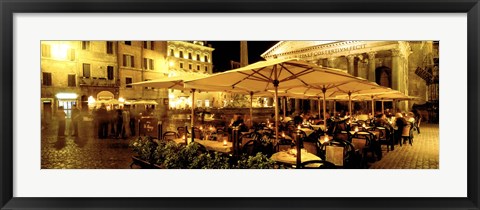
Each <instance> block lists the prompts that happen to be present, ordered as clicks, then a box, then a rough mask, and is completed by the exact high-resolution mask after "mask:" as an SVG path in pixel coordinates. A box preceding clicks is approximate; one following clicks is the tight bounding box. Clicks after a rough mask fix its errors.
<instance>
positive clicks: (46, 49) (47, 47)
mask: <svg viewBox="0 0 480 210" xmlns="http://www.w3.org/2000/svg"><path fill="white" fill-rule="evenodd" d="M50 52H51V51H50V45H49V44H42V57H46V58H50V56H51V55H50Z"/></svg>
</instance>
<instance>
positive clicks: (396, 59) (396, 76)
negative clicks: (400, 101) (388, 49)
mask: <svg viewBox="0 0 480 210" xmlns="http://www.w3.org/2000/svg"><path fill="white" fill-rule="evenodd" d="M401 62H402V61H401V57H400V50H398V49H392V89H394V90H399V91H400V92H403V91H402V90H401V82H402V81H401V79H403V75H402V74H401V73H402V69H401V68H402V64H401Z"/></svg>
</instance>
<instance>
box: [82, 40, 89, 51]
mask: <svg viewBox="0 0 480 210" xmlns="http://www.w3.org/2000/svg"><path fill="white" fill-rule="evenodd" d="M82 50H90V41H82Z"/></svg>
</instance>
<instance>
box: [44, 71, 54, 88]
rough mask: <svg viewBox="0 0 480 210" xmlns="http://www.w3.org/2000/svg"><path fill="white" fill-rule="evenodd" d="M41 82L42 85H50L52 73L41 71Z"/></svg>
mask: <svg viewBox="0 0 480 210" xmlns="http://www.w3.org/2000/svg"><path fill="white" fill-rule="evenodd" d="M42 76H43V82H42V85H44V86H52V73H50V72H42Z"/></svg>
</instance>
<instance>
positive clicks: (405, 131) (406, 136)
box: [400, 123, 413, 146]
mask: <svg viewBox="0 0 480 210" xmlns="http://www.w3.org/2000/svg"><path fill="white" fill-rule="evenodd" d="M412 128H413V126H412V123H407V124H406V125H405V126H403V128H402V136H401V137H402V139H401V140H400V146H402V143H404V142H405V141H406V140H408V143H409V144H410V145H413V132H412Z"/></svg>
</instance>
